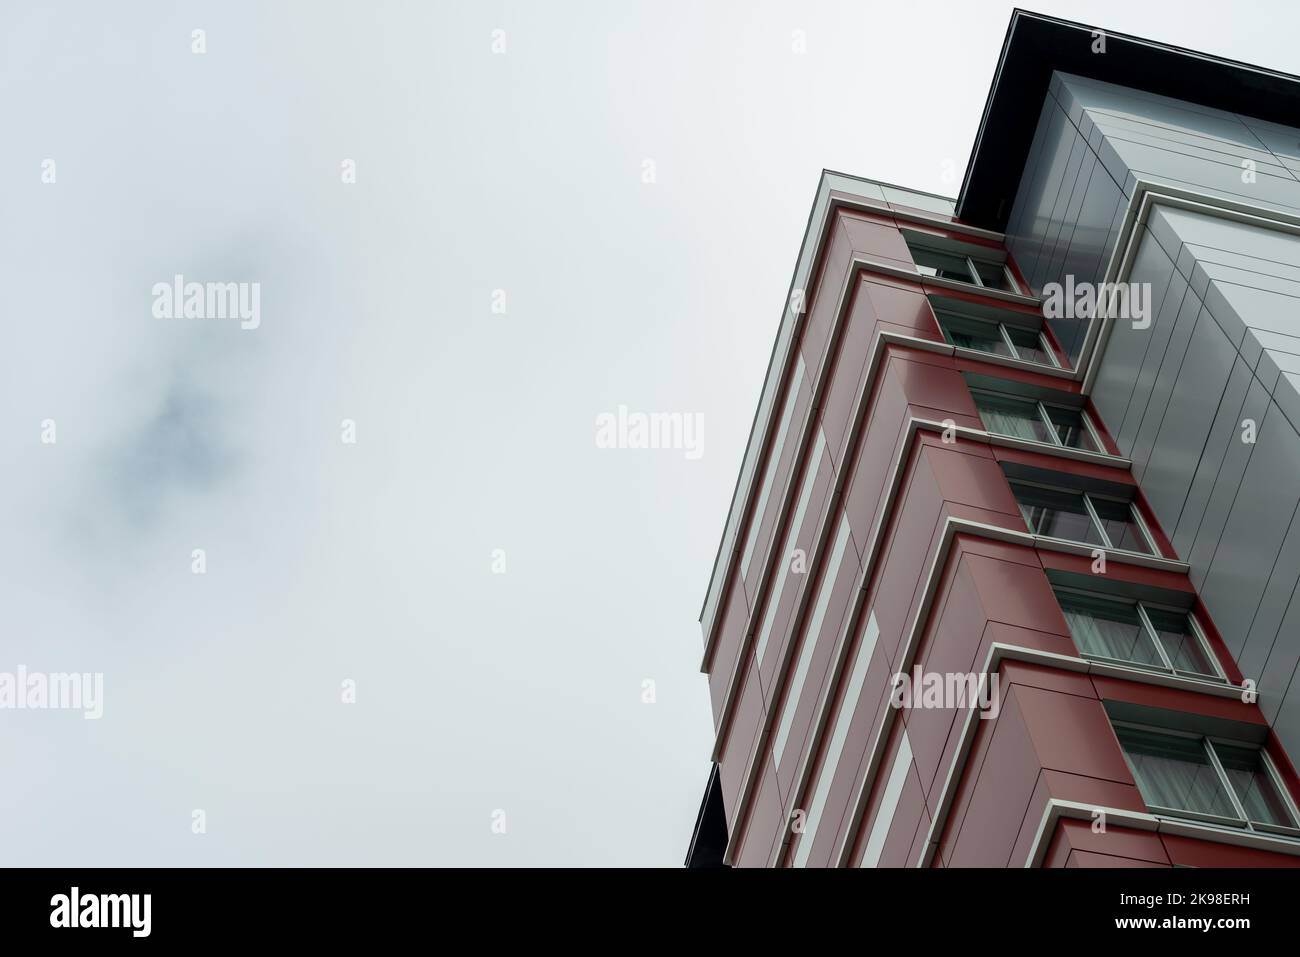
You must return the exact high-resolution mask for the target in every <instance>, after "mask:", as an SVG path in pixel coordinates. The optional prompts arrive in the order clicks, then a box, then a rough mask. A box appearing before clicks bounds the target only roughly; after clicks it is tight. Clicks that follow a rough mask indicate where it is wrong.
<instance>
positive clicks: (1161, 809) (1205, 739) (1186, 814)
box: [1111, 720, 1300, 838]
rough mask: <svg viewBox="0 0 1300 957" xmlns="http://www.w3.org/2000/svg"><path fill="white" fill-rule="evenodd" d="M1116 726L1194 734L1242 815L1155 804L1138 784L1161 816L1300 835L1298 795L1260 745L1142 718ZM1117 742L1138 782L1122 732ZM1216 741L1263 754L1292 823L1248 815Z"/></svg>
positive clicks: (1114, 724)
mask: <svg viewBox="0 0 1300 957" xmlns="http://www.w3.org/2000/svg"><path fill="white" fill-rule="evenodd" d="M1111 728H1112V730H1114V729H1118V728H1132V729H1134V730H1136V731H1147V732H1151V733H1154V734H1162V735H1166V736H1168V737H1176V738H1191V739H1194V740H1197V741H1199V742H1200V744H1201V748H1202V749H1203V750H1204V751H1205V754H1206V757H1207V758H1208V759H1209V762H1210V767H1212V768H1213V769H1214V773H1215V774H1216V775H1218V778H1219V786H1220V787H1222V788H1223V792H1224V794H1226V795H1227V796H1228V800H1229V801H1230V802H1231V803H1232V807H1233V810H1234V811H1236V812H1237V813H1238V814H1239V815H1240V816H1239V817H1236V818H1231V817H1222V816H1220V815H1218V814H1207V813H1205V812H1204V811H1192V810H1188V809H1185V808H1172V807H1165V806H1164V805H1161V804H1151V803H1150V802H1148V801H1147V799H1146V795H1144V794H1142V788H1141V786H1140V785H1139V786H1138V794H1139V796H1141V797H1142V803H1143V804H1145V805H1146V807H1147V810H1148V811H1149V812H1150V813H1152V814H1154V815H1155V816H1157V817H1172V818H1178V819H1182V820H1193V821H1200V822H1203V823H1207V824H1217V825H1220V826H1223V827H1230V828H1232V829H1233V830H1235V831H1254V832H1255V833H1259V834H1275V835H1284V836H1287V837H1296V838H1300V808H1298V807H1297V806H1296V803H1295V799H1294V798H1293V797H1292V796H1291V789H1290V788H1288V787H1287V786H1286V783H1285V782H1284V781H1283V780H1282V775H1281V774H1280V773H1279V772H1278V770H1277V765H1275V764H1274V763H1273V759H1272V757H1270V756H1269V753H1268V751H1267V750H1266V749H1265V748H1263V747H1262V746H1260V745H1256V744H1251V743H1249V742H1245V741H1238V740H1234V739H1232V738H1227V737H1224V736H1223V735H1216V734H1200V733H1199V732H1195V731H1183V730H1181V729H1179V728H1170V727H1162V726H1160V725H1154V724H1143V723H1142V722H1139V721H1115V720H1112V721H1111ZM1115 740H1116V743H1117V744H1119V750H1120V753H1121V754H1123V755H1124V763H1125V764H1126V765H1127V766H1128V769H1129V773H1130V774H1132V775H1133V779H1134V783H1136V782H1137V775H1136V774H1135V773H1134V771H1133V765H1132V762H1131V761H1130V759H1129V754H1128V749H1126V748H1125V747H1124V743H1123V742H1122V741H1120V740H1119V735H1118V734H1116V735H1115ZM1215 742H1218V743H1220V744H1225V745H1230V746H1231V747H1234V748H1248V749H1250V750H1253V751H1255V752H1257V753H1258V754H1259V757H1260V764H1261V765H1262V766H1263V767H1264V770H1265V773H1266V774H1267V775H1268V778H1269V780H1270V781H1271V782H1272V784H1273V787H1274V789H1275V790H1276V791H1277V793H1278V796H1279V797H1280V798H1281V800H1282V804H1283V806H1284V809H1285V811H1286V813H1287V814H1288V815H1289V816H1290V818H1291V823H1290V824H1289V825H1285V824H1269V823H1267V822H1265V821H1252V820H1250V818H1249V817H1248V816H1247V815H1246V809H1245V807H1244V806H1243V805H1242V803H1241V797H1240V796H1239V795H1238V794H1237V789H1236V788H1234V787H1233V785H1232V780H1231V779H1230V778H1229V777H1228V772H1227V771H1226V770H1224V767H1223V762H1222V761H1221V760H1220V759H1219V755H1218V753H1217V752H1216V751H1215V749H1214V744H1215Z"/></svg>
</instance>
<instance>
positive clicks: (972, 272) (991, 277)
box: [907, 242, 1020, 292]
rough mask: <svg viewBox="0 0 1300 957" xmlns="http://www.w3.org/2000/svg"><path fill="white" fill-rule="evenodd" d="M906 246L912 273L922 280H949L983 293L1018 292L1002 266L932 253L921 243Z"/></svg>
mask: <svg viewBox="0 0 1300 957" xmlns="http://www.w3.org/2000/svg"><path fill="white" fill-rule="evenodd" d="M907 245H908V249H910V250H911V253H912V261H913V262H915V263H916V271H917V272H919V273H921V274H922V275H924V276H937V277H938V278H940V279H951V280H954V281H956V282H964V283H970V284H971V285H973V286H982V287H984V288H986V289H1001V290H1003V291H1005V292H1019V291H1020V290H1019V289H1017V288H1016V284H1015V282H1013V281H1012V279H1011V274H1010V272H1008V270H1007V268H1006V264H1005V263H1001V262H995V261H994V260H991V259H981V258H979V257H978V256H972V255H968V254H967V253H965V252H962V251H957V252H950V251H948V250H943V249H936V248H934V247H933V246H925V245H922V244H921V243H916V244H913V243H911V242H909V243H908V244H907Z"/></svg>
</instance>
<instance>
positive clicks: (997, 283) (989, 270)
mask: <svg viewBox="0 0 1300 957" xmlns="http://www.w3.org/2000/svg"><path fill="white" fill-rule="evenodd" d="M971 262H972V263H974V264H975V271H976V272H977V273H978V274H979V277H980V285H983V286H987V287H989V288H990V289H1003V290H1005V291H1007V292H1016V291H1017V290H1016V287H1015V286H1014V285H1013V284H1012V283H1011V279H1010V277H1009V276H1008V275H1007V268H1006V266H1004V265H1003V264H1002V263H992V262H985V261H983V260H980V259H974V258H972V259H971Z"/></svg>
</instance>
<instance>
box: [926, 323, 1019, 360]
mask: <svg viewBox="0 0 1300 957" xmlns="http://www.w3.org/2000/svg"><path fill="white" fill-rule="evenodd" d="M939 325H940V326H941V327H942V328H943V334H944V336H945V337H946V338H947V340H948V341H949V342H951V343H952V344H953V345H954V346H961V347H962V348H964V349H978V350H979V351H980V352H991V353H993V354H994V355H998V356H1009V355H1011V348H1010V347H1009V346H1008V345H1007V343H1006V340H1005V339H1003V338H1002V333H1001V332H999V331H998V326H997V323H995V322H981V321H980V320H979V319H967V318H966V317H965V316H954V315H950V314H948V313H943V314H942V315H940V316H939Z"/></svg>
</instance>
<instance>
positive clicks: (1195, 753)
mask: <svg viewBox="0 0 1300 957" xmlns="http://www.w3.org/2000/svg"><path fill="white" fill-rule="evenodd" d="M1115 734H1116V736H1117V737H1118V738H1119V743H1120V745H1121V746H1122V747H1123V748H1124V756H1125V757H1126V758H1128V763H1129V767H1131V768H1132V769H1133V777H1134V778H1135V779H1136V780H1137V786H1138V790H1139V791H1141V792H1142V797H1143V799H1144V800H1145V801H1146V802H1147V804H1150V805H1155V806H1157V807H1167V808H1172V809H1174V810H1181V811H1196V812H1197V813H1200V814H1214V815H1217V816H1218V817H1231V818H1235V817H1236V816H1237V811H1236V809H1235V808H1234V807H1233V806H1232V801H1231V799H1230V798H1229V797H1228V794H1227V792H1226V791H1225V790H1224V788H1223V781H1222V779H1221V778H1220V777H1219V774H1218V772H1217V771H1215V770H1214V766H1213V765H1212V764H1211V763H1210V758H1209V756H1208V755H1207V754H1206V753H1205V745H1204V742H1203V739H1201V738H1184V737H1180V736H1178V735H1172V734H1160V733H1158V732H1155V731H1140V730H1138V729H1136V728H1124V727H1120V728H1116V729H1115Z"/></svg>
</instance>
